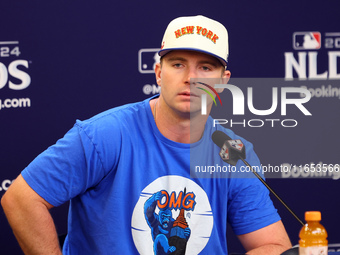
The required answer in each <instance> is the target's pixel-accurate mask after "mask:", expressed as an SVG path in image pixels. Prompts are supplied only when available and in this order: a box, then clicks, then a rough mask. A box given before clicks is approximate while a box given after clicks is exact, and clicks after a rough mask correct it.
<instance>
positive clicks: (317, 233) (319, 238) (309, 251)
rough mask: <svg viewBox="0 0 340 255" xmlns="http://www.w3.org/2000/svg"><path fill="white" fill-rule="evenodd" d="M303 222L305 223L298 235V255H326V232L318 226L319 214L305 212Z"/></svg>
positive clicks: (322, 227) (316, 212)
mask: <svg viewBox="0 0 340 255" xmlns="http://www.w3.org/2000/svg"><path fill="white" fill-rule="evenodd" d="M305 220H306V222H307V223H306V224H305V225H304V226H303V227H302V229H301V231H300V234H299V237H300V241H299V255H327V254H328V241H327V231H326V229H325V228H324V226H322V225H321V224H320V221H321V213H320V212H318V211H311V212H306V213H305Z"/></svg>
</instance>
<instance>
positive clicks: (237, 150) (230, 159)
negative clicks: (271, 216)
mask: <svg viewBox="0 0 340 255" xmlns="http://www.w3.org/2000/svg"><path fill="white" fill-rule="evenodd" d="M211 138H212V140H213V142H214V143H215V144H216V145H217V146H218V147H219V148H221V150H220V153H219V155H220V157H221V159H222V160H223V161H224V162H226V163H228V164H230V165H233V166H235V165H236V163H237V161H238V160H239V159H241V160H242V161H243V163H244V164H245V165H246V166H248V167H249V169H250V170H251V171H252V173H253V174H254V175H255V176H256V177H257V178H258V179H259V180H260V181H261V182H262V183H263V185H264V186H266V188H267V189H268V190H269V191H270V192H271V193H272V194H273V195H274V196H275V197H276V198H277V199H278V200H279V201H280V202H281V204H283V205H284V207H286V209H287V210H288V211H289V212H290V213H291V214H292V215H293V216H294V217H295V219H297V221H298V222H299V223H300V224H301V225H302V226H304V225H305V224H304V223H303V222H302V220H300V219H299V217H298V216H296V214H295V213H294V212H293V211H292V210H291V209H290V208H289V207H288V205H286V203H285V202H283V200H282V199H281V198H280V197H279V196H278V195H277V194H276V193H275V192H274V190H273V189H272V188H271V187H270V186H269V185H268V184H267V183H266V182H265V181H264V180H263V178H262V177H261V176H260V175H259V174H258V173H257V172H256V171H255V170H254V169H253V167H252V166H251V165H250V164H249V163H248V162H247V161H246V160H245V158H246V152H245V146H244V144H243V143H242V141H241V140H240V139H231V138H230V137H229V136H228V135H227V134H225V133H224V132H222V131H219V130H218V131H215V132H214V133H213V134H212V136H211Z"/></svg>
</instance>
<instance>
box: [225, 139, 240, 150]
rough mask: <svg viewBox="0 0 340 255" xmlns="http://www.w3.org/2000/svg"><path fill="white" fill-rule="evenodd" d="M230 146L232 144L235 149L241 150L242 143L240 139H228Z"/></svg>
mask: <svg viewBox="0 0 340 255" xmlns="http://www.w3.org/2000/svg"><path fill="white" fill-rule="evenodd" d="M228 142H229V144H230V145H231V146H233V147H234V148H235V149H236V150H239V151H242V148H243V143H242V141H241V140H240V139H237V140H229V141H228Z"/></svg>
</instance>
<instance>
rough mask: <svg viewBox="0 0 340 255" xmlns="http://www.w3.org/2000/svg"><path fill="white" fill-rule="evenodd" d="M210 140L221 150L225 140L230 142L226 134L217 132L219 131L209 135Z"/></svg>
mask: <svg viewBox="0 0 340 255" xmlns="http://www.w3.org/2000/svg"><path fill="white" fill-rule="evenodd" d="M211 139H212V140H213V142H214V143H215V144H216V145H217V146H218V147H220V148H222V146H223V144H224V142H225V141H226V140H232V139H231V138H230V137H229V136H228V135H227V134H226V133H224V132H222V131H219V130H217V131H215V132H214V133H213V134H212V135H211Z"/></svg>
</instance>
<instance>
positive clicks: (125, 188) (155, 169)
mask: <svg viewBox="0 0 340 255" xmlns="http://www.w3.org/2000/svg"><path fill="white" fill-rule="evenodd" d="M149 101H150V99H147V100H144V101H142V102H139V103H134V104H128V105H124V106H121V107H117V108H114V109H111V110H108V111H106V112H103V113H101V114H98V115H96V116H94V117H93V118H91V119H89V120H86V121H77V122H76V124H75V125H74V127H73V128H72V129H71V130H70V131H69V132H68V133H67V134H66V135H65V136H64V137H63V138H62V139H60V140H59V141H57V143H56V144H55V145H53V146H51V147H50V148H48V149H47V150H46V151H44V152H43V153H42V154H40V155H39V156H38V157H37V158H36V159H35V160H34V161H33V162H32V163H31V164H30V165H29V166H28V167H27V168H26V169H24V171H23V172H22V176H23V177H24V179H25V180H26V181H27V183H28V184H29V185H30V186H31V187H32V188H33V189H34V190H35V191H36V192H37V193H38V194H39V195H40V196H41V197H43V198H44V199H45V200H46V201H47V202H49V203H50V204H52V205H54V206H59V205H61V204H63V203H65V202H66V201H69V200H70V208H69V218H68V235H67V238H66V240H65V244H64V247H63V254H65V255H67V254H72V255H74V254H91V255H93V254H148V255H149V254H170V253H171V252H172V251H174V250H180V249H186V250H187V251H186V254H227V243H226V228H227V222H229V223H230V225H231V226H232V228H233V230H234V232H235V233H236V234H237V235H240V234H245V233H249V232H252V231H255V230H257V229H260V228H263V227H265V226H267V225H269V224H272V223H274V222H277V221H278V220H280V217H279V215H278V214H277V211H276V209H275V208H274V207H273V204H272V201H271V200H270V198H269V192H268V190H267V189H266V188H265V187H264V186H263V184H262V183H261V182H260V181H259V180H258V179H256V178H251V177H252V176H253V175H252V173H249V172H248V173H241V174H240V173H235V172H228V173H225V172H223V173H222V172H220V173H216V171H217V170H218V169H222V167H223V166H224V168H223V169H227V168H226V167H227V166H228V164H227V163H225V162H223V161H222V159H221V158H220V156H219V151H220V148H219V147H218V146H216V145H215V144H214V143H213V142H212V140H211V134H212V133H213V132H214V131H216V130H222V131H223V132H225V133H226V134H227V135H229V136H230V137H231V138H232V139H242V141H243V143H244V145H245V147H246V157H247V158H246V159H247V161H248V162H249V163H250V164H251V165H254V166H260V162H259V159H258V157H257V156H256V154H255V152H254V151H253V146H252V144H251V143H249V142H247V141H246V140H244V139H243V138H240V137H238V136H236V135H235V134H234V133H233V132H232V131H230V130H227V129H225V128H223V127H221V126H216V127H214V126H213V124H212V119H211V118H210V117H209V118H208V121H207V123H206V126H205V131H204V135H203V137H202V138H201V139H200V141H198V142H196V143H193V144H183V143H176V142H174V141H171V140H169V139H167V138H166V137H164V136H163V135H162V134H161V133H160V132H159V130H158V128H157V126H156V124H155V122H154V119H153V116H152V112H151V109H150V106H149ZM242 166H244V165H243V163H242V162H238V163H237V165H236V168H237V169H240V168H241V167H242ZM209 167H210V168H209ZM211 167H214V168H213V169H214V171H215V172H214V173H208V174H205V175H202V176H201V175H200V174H201V172H204V171H206V169H210V170H211V169H212V168H211ZM199 171H201V172H199ZM190 172H191V173H190ZM205 173H206V172H205ZM196 177H204V178H196ZM205 177H208V178H205ZM209 177H212V178H209ZM217 177H218V178H217ZM240 177H244V178H240ZM183 254H184V253H183Z"/></svg>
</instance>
